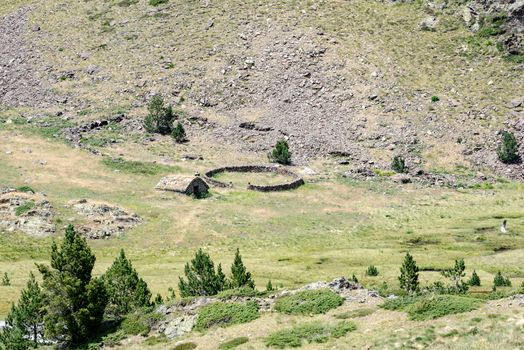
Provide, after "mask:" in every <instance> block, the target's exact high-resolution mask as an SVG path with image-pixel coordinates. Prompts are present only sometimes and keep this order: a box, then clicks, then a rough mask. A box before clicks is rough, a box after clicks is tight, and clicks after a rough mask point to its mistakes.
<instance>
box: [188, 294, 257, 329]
mask: <svg viewBox="0 0 524 350" xmlns="http://www.w3.org/2000/svg"><path fill="white" fill-rule="evenodd" d="M259 316H260V314H259V312H258V305H257V303H256V302H254V301H253V302H247V303H222V302H218V303H214V304H211V305H208V306H205V307H203V308H202V309H201V310H200V311H199V312H198V317H197V321H196V323H195V329H196V330H199V331H202V330H205V329H207V328H211V327H214V326H219V327H227V326H230V325H234V324H239V323H246V322H250V321H253V320H255V319H257V318H258V317H259Z"/></svg>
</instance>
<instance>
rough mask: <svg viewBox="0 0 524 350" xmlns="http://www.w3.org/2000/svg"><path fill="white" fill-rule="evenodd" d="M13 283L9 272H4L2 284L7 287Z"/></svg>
mask: <svg viewBox="0 0 524 350" xmlns="http://www.w3.org/2000/svg"><path fill="white" fill-rule="evenodd" d="M10 285H11V280H10V279H9V275H8V274H7V272H4V275H3V276H2V286H4V287H7V286H10Z"/></svg>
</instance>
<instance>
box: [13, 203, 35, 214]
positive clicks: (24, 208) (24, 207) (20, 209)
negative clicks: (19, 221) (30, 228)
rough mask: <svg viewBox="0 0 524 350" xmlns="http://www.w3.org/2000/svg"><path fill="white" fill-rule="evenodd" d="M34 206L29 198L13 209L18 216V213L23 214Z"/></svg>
mask: <svg viewBox="0 0 524 350" xmlns="http://www.w3.org/2000/svg"><path fill="white" fill-rule="evenodd" d="M35 206H36V204H35V202H34V201H32V200H29V201H26V202H24V203H23V204H21V205H19V206H18V207H17V208H16V209H15V215H16V216H20V215H23V214H25V213H28V212H30V211H31V210H32V209H34V208H35Z"/></svg>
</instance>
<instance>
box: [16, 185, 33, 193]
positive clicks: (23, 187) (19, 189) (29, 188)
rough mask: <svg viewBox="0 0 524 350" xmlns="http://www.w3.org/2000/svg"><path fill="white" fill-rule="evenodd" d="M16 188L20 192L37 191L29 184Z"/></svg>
mask: <svg viewBox="0 0 524 350" xmlns="http://www.w3.org/2000/svg"><path fill="white" fill-rule="evenodd" d="M16 190H17V191H20V192H27V193H35V190H33V188H32V187H31V186H28V185H23V186H20V187H17V188H16Z"/></svg>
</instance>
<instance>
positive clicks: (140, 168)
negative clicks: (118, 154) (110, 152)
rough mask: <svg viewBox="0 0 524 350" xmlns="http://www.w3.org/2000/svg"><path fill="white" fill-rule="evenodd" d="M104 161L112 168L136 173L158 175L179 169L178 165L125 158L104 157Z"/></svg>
mask: <svg viewBox="0 0 524 350" xmlns="http://www.w3.org/2000/svg"><path fill="white" fill-rule="evenodd" d="M102 163H103V164H104V165H105V166H107V167H108V168H110V169H113V170H116V171H121V172H123V173H128V174H134V175H158V174H162V173H168V172H174V171H176V170H177V168H176V167H171V166H167V165H161V164H155V163H146V162H138V161H131V160H124V159H122V158H104V159H103V160H102Z"/></svg>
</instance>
